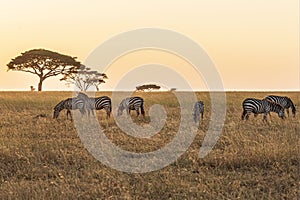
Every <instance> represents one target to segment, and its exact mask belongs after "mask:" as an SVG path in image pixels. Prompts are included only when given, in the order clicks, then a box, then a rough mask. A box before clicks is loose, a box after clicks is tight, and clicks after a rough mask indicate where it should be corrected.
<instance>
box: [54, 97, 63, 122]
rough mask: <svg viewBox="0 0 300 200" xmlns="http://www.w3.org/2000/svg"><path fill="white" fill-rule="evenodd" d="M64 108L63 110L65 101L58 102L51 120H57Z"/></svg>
mask: <svg viewBox="0 0 300 200" xmlns="http://www.w3.org/2000/svg"><path fill="white" fill-rule="evenodd" d="M64 108H65V100H63V101H61V102H59V103H58V104H57V105H56V106H55V107H54V112H53V119H56V118H58V116H59V113H60V111H62V110H63V109H64Z"/></svg>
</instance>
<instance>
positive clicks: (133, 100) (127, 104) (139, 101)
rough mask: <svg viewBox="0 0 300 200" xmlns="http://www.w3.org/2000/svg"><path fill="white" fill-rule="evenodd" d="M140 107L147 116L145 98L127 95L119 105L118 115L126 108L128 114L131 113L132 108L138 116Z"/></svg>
mask: <svg viewBox="0 0 300 200" xmlns="http://www.w3.org/2000/svg"><path fill="white" fill-rule="evenodd" d="M139 108H140V109H141V113H142V115H143V116H144V117H145V110H144V99H143V98H141V97H127V98H125V99H123V100H122V101H121V103H120V105H119V108H118V116H120V115H122V113H123V110H124V109H125V110H126V112H127V115H129V114H130V111H131V110H135V111H136V114H137V116H139V114H140V112H139Z"/></svg>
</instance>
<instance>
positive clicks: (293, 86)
mask: <svg viewBox="0 0 300 200" xmlns="http://www.w3.org/2000/svg"><path fill="white" fill-rule="evenodd" d="M129 2H130V3H129ZM0 18H1V20H0V27H1V37H0V45H1V51H0V67H1V68H0V90H29V86H30V85H33V86H35V87H37V83H38V81H37V77H35V76H34V75H31V74H27V73H22V72H13V71H9V72H6V70H7V67H6V64H7V63H8V62H9V61H10V59H11V58H14V57H16V56H18V55H20V53H21V52H24V51H26V50H29V49H34V48H45V49H49V50H54V51H58V52H60V53H63V54H68V55H71V56H76V57H78V60H79V61H82V62H84V60H85V59H86V58H87V57H88V55H89V54H90V52H92V51H93V50H94V49H95V48H96V47H97V46H98V45H100V44H101V43H102V42H104V41H105V40H107V39H109V38H110V37H112V36H114V35H116V34H119V33H122V32H125V31H130V30H133V29H138V28H144V27H150V28H151V27H154V28H162V29H169V30H173V31H176V32H179V33H181V34H183V35H186V36H187V37H189V38H191V39H192V40H194V41H196V42H197V43H198V44H199V45H200V46H202V47H203V48H204V49H205V51H206V52H207V54H208V55H209V56H210V58H211V59H212V60H213V62H214V63H215V65H216V67H217V69H218V71H219V73H220V76H221V78H222V80H223V84H224V87H225V89H226V90H299V88H300V83H299V77H300V72H299V1H298V0H288V1H286V0H276V1H274V0H263V1H262V0H252V1H249V0H206V1H201V0H191V1H171V0H164V1H159V0H152V1H139V0H131V1H121V0H118V1H116V0H112V1H99V0H90V1H79V0H62V1H59V0H51V1H50V0H45V1H38V0H26V1H23V0H10V1H1V2H0ZM140 54H144V55H146V54H147V55H151V56H148V57H146V58H145V59H141V56H140ZM127 56H128V57H127V58H126V56H125V57H122V58H120V60H118V61H116V62H115V64H116V63H117V64H118V65H120V66H121V65H122V70H118V67H111V68H110V69H111V70H110V71H107V75H108V76H109V79H108V80H107V83H106V84H104V85H103V87H101V88H103V89H105V88H106V89H110V87H113V86H114V85H115V83H116V82H117V81H118V80H119V79H120V78H121V77H122V74H121V73H120V72H123V73H126V70H130V68H131V67H133V66H134V65H136V64H138V65H141V64H143V62H145V64H147V63H162V64H166V65H169V66H170V67H171V68H174V69H176V70H179V71H180V70H182V71H181V72H182V73H183V74H185V77H186V78H187V79H188V80H189V81H190V82H191V86H192V87H193V88H195V89H205V85H203V82H201V83H200V82H199V80H198V78H199V77H198V78H197V77H195V76H194V75H189V74H192V73H189V72H188V71H184V68H182V67H180V66H179V65H178V63H181V64H182V65H184V61H182V60H181V61H180V58H176V57H175V56H172V55H167V54H164V53H161V52H153V51H144V52H139V53H138V52H137V53H132V54H128V55H127ZM152 58H153V61H152V60H151V59H152ZM160 59H161V60H160ZM178 59H179V60H178ZM112 69H114V70H112ZM204 78H205V77H204ZM197 81H198V83H199V84H197ZM200 81H201V80H200ZM43 89H44V90H68V89H72V88H67V87H66V86H65V84H64V83H63V82H59V81H58V78H50V79H48V80H46V81H45V82H44V85H43Z"/></svg>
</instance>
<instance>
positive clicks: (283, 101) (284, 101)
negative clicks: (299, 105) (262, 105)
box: [265, 95, 296, 117]
mask: <svg viewBox="0 0 300 200" xmlns="http://www.w3.org/2000/svg"><path fill="white" fill-rule="evenodd" d="M265 99H266V100H269V101H273V102H275V103H278V104H280V105H281V106H282V107H283V108H284V109H286V112H287V114H288V116H289V114H290V112H289V108H292V113H293V116H294V117H295V115H296V107H295V105H294V103H293V101H292V100H291V99H290V98H289V97H283V96H275V95H270V96H267V97H266V98H265Z"/></svg>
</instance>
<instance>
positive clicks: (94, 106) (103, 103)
mask: <svg viewBox="0 0 300 200" xmlns="http://www.w3.org/2000/svg"><path fill="white" fill-rule="evenodd" d="M88 107H89V109H90V110H92V114H93V115H94V111H93V110H101V109H104V110H105V112H106V117H107V118H109V117H110V113H111V99H110V98H109V97H108V96H102V97H96V98H89V99H88Z"/></svg>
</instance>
